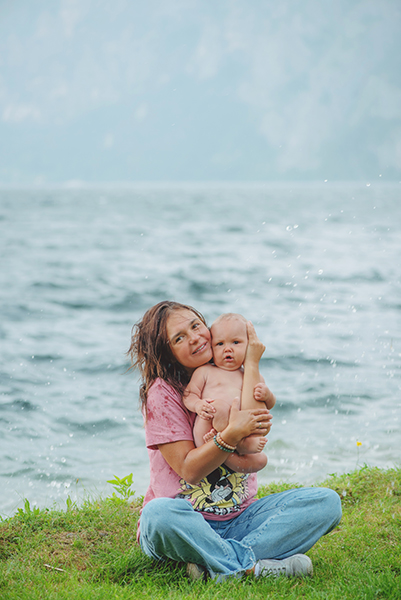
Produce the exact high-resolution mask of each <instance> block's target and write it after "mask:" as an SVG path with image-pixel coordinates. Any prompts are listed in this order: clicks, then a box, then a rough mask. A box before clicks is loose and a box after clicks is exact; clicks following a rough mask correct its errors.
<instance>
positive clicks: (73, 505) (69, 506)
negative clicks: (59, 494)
mask: <svg viewBox="0 0 401 600" xmlns="http://www.w3.org/2000/svg"><path fill="white" fill-rule="evenodd" d="M65 503H66V505H67V512H70V511H72V510H74V509H76V508H77V503H76V502H73V501H72V500H71V497H70V496H68V498H67V500H66V501H65Z"/></svg>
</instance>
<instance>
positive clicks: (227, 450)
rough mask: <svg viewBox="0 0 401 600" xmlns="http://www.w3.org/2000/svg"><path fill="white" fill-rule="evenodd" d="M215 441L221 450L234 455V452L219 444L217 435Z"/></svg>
mask: <svg viewBox="0 0 401 600" xmlns="http://www.w3.org/2000/svg"><path fill="white" fill-rule="evenodd" d="M213 441H214V443H215V444H216V446H217V447H218V448H219V450H223V451H224V452H229V453H230V454H232V453H233V452H234V450H229V449H228V448H225V447H224V446H222V445H221V444H219V442H218V441H217V435H215V436H214V438H213Z"/></svg>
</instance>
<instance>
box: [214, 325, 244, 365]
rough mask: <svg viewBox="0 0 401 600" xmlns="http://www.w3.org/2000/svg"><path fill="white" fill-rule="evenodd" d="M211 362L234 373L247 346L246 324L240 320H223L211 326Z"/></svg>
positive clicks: (241, 362) (241, 360)
mask: <svg viewBox="0 0 401 600" xmlns="http://www.w3.org/2000/svg"><path fill="white" fill-rule="evenodd" d="M210 332H211V334H212V350H213V360H214V364H215V365H216V367H220V368H221V369H226V370H227V371H236V370H237V369H239V368H240V367H241V366H242V364H243V362H244V360H245V354H246V349H247V346H248V334H247V331H246V324H245V323H244V322H243V321H241V320H240V319H235V318H233V319H223V320H222V321H219V322H218V323H216V324H215V325H212V327H211V329H210Z"/></svg>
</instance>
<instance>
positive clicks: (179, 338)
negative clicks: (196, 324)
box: [174, 335, 182, 344]
mask: <svg viewBox="0 0 401 600" xmlns="http://www.w3.org/2000/svg"><path fill="white" fill-rule="evenodd" d="M181 341H182V335H180V336H179V337H178V338H175V340H174V344H179V342H181Z"/></svg>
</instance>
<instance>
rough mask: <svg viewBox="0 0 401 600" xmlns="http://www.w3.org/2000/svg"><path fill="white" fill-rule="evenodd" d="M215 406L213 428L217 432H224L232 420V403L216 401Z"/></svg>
mask: <svg viewBox="0 0 401 600" xmlns="http://www.w3.org/2000/svg"><path fill="white" fill-rule="evenodd" d="M213 406H214V408H215V409H216V412H215V414H214V417H213V427H214V429H215V430H216V431H223V429H225V428H226V427H227V425H228V420H229V418H230V410H231V402H228V401H226V400H219V401H217V400H215V401H214V403H213Z"/></svg>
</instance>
